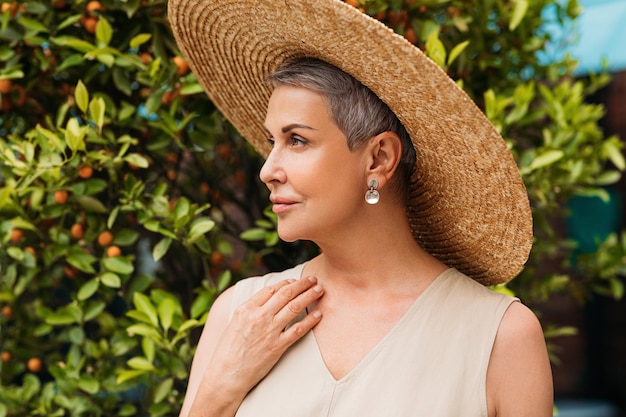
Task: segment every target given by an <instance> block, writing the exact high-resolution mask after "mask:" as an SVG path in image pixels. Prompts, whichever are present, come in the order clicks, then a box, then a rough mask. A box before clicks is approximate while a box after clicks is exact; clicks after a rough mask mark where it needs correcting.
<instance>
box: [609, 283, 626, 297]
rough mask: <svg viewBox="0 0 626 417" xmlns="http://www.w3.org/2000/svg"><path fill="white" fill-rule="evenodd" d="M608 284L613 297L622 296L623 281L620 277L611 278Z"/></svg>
mask: <svg viewBox="0 0 626 417" xmlns="http://www.w3.org/2000/svg"><path fill="white" fill-rule="evenodd" d="M609 286H610V288H611V294H612V295H613V298H614V299H616V300H621V299H622V297H624V283H623V282H622V280H621V279H620V278H611V279H610V280H609Z"/></svg>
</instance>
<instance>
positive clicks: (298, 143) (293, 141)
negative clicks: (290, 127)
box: [290, 135, 309, 146]
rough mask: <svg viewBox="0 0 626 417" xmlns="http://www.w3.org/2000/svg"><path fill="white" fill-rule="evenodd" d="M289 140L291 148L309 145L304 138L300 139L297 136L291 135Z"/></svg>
mask: <svg viewBox="0 0 626 417" xmlns="http://www.w3.org/2000/svg"><path fill="white" fill-rule="evenodd" d="M290 140H291V144H292V145H293V146H304V145H306V144H307V143H309V141H307V140H306V139H304V138H302V137H300V136H298V135H291V137H290Z"/></svg>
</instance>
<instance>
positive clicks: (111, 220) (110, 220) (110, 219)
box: [107, 206, 120, 229]
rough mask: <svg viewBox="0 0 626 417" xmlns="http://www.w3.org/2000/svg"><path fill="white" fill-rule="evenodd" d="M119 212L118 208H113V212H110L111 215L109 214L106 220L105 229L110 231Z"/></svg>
mask: <svg viewBox="0 0 626 417" xmlns="http://www.w3.org/2000/svg"><path fill="white" fill-rule="evenodd" d="M119 212H120V206H115V208H113V210H111V213H110V214H109V217H108V219H107V228H109V229H112V228H113V225H114V224H115V220H116V219H117V214H118V213H119Z"/></svg>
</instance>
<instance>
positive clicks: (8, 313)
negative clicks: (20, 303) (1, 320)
mask: <svg viewBox="0 0 626 417" xmlns="http://www.w3.org/2000/svg"><path fill="white" fill-rule="evenodd" d="M0 312H1V313H2V315H3V316H4V317H5V318H6V319H7V320H10V319H11V318H12V317H13V308H11V306H4V307H2V311H0Z"/></svg>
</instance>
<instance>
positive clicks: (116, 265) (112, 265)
mask: <svg viewBox="0 0 626 417" xmlns="http://www.w3.org/2000/svg"><path fill="white" fill-rule="evenodd" d="M102 265H103V266H104V267H105V268H106V269H107V271H111V272H117V273H118V274H130V273H132V272H133V271H134V270H135V267H134V266H133V264H132V262H131V261H129V260H128V259H126V258H125V257H123V256H115V257H113V258H104V259H102Z"/></svg>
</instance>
